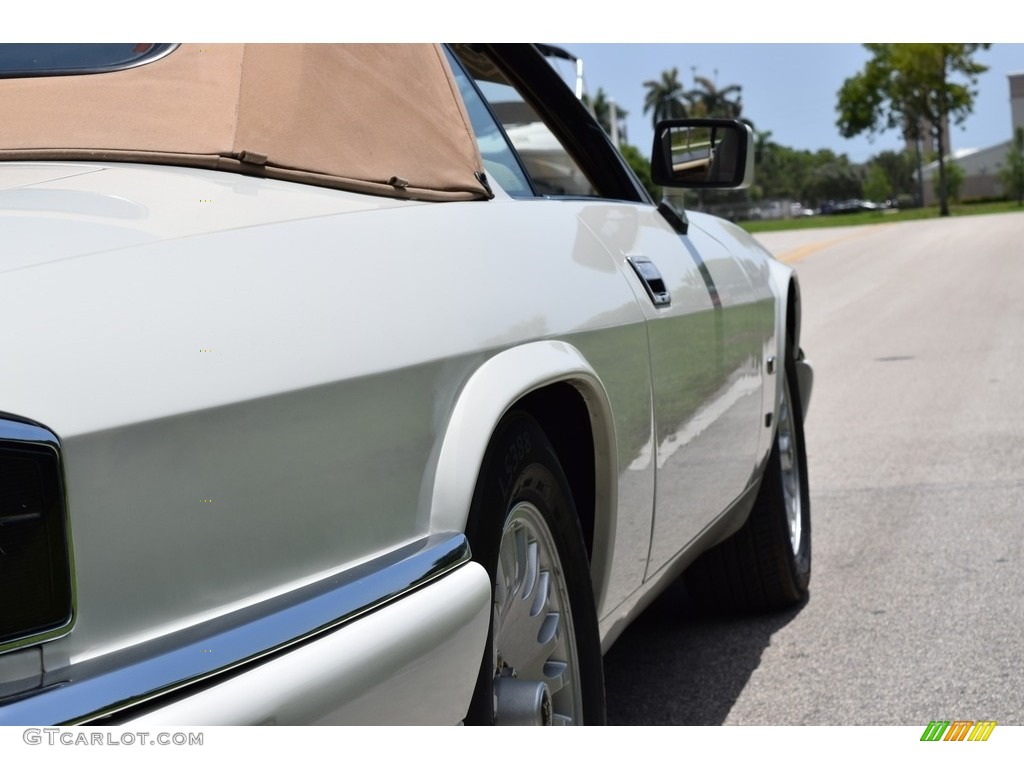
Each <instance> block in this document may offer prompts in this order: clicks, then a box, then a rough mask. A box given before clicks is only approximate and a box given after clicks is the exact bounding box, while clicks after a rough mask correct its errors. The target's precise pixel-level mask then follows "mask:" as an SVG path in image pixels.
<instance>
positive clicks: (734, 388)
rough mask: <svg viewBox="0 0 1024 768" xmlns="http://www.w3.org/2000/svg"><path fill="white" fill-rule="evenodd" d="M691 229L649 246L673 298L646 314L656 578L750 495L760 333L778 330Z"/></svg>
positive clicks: (741, 276) (728, 260)
mask: <svg viewBox="0 0 1024 768" xmlns="http://www.w3.org/2000/svg"><path fill="white" fill-rule="evenodd" d="M693 218H696V219H697V220H698V221H697V222H691V223H690V224H689V225H688V226H687V231H686V233H685V234H680V233H671V234H668V235H665V234H662V236H661V237H659V238H658V239H657V240H656V241H655V240H654V239H653V238H652V240H651V242H650V243H649V244H645V245H644V253H643V254H642V255H641V256H637V257H634V258H633V259H632V263H636V261H637V260H638V259H639V258H646V259H648V260H649V264H648V265H647V266H646V267H644V268H643V269H644V270H646V271H649V272H651V273H652V274H653V272H654V270H657V274H658V275H660V279H661V281H662V283H663V286H664V291H665V294H666V297H667V300H666V301H664V302H663V303H660V304H654V303H653V302H652V303H651V305H650V307H649V308H648V310H647V314H648V328H649V331H648V333H649V339H650V347H651V375H652V381H653V390H654V413H655V423H656V426H655V450H654V461H655V463H656V470H655V477H656V480H655V482H656V490H655V498H656V499H657V508H656V512H655V519H654V526H653V531H652V537H651V551H650V558H649V563H648V576H650V575H652V574H653V573H655V572H656V571H657V570H658V569H659V568H661V567H662V566H663V565H665V564H666V563H667V562H668V561H669V560H670V559H671V558H672V557H673V556H674V555H676V554H677V553H678V552H679V551H680V549H681V548H682V547H683V546H685V545H686V544H687V543H689V542H690V541H692V540H693V539H694V538H695V537H696V536H697V535H698V534H700V532H701V531H702V530H703V529H704V528H705V527H706V526H707V525H708V524H709V523H710V522H712V521H713V520H714V519H715V517H717V516H718V515H719V514H720V513H722V512H723V511H725V510H726V509H727V508H728V507H729V505H730V504H731V503H732V502H733V501H734V500H735V499H736V498H737V497H738V496H739V495H740V494H741V493H742V492H743V491H744V490H745V489H746V487H747V486H748V484H749V483H750V482H751V480H752V478H753V472H754V465H755V461H756V455H757V450H758V440H759V436H760V418H761V414H760V410H761V388H762V384H763V381H762V367H763V366H762V357H763V348H764V339H763V332H762V329H764V328H770V327H771V323H772V322H773V319H772V318H773V314H772V307H771V303H770V302H765V301H764V300H763V298H762V299H760V300H759V296H758V294H757V293H755V291H754V289H753V287H752V284H751V280H750V277H749V275H748V271H747V269H746V267H745V265H744V264H743V263H741V262H739V261H738V260H736V259H735V258H734V257H733V255H732V254H731V253H730V252H729V250H728V249H727V248H725V247H724V246H723V245H722V244H721V243H719V242H718V241H717V240H715V239H714V238H712V237H711V236H709V235H708V234H707V233H705V232H704V231H703V230H701V229H700V228H699V226H698V224H699V218H700V217H693Z"/></svg>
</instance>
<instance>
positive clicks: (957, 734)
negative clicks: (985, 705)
mask: <svg viewBox="0 0 1024 768" xmlns="http://www.w3.org/2000/svg"><path fill="white" fill-rule="evenodd" d="M995 727H996V721H995V720H977V721H975V720H953V721H952V722H950V721H949V720H932V721H931V722H930V723H928V727H927V728H925V729H924V733H923V734H922V735H921V741H988V737H989V736H991V735H992V731H993V730H995Z"/></svg>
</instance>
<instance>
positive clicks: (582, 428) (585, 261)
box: [0, 44, 812, 725]
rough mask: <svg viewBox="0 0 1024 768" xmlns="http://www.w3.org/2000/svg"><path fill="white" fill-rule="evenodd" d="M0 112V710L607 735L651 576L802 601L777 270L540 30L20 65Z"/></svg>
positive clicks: (743, 597)
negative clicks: (473, 39)
mask: <svg viewBox="0 0 1024 768" xmlns="http://www.w3.org/2000/svg"><path fill="white" fill-rule="evenodd" d="M0 105H2V111H3V119H2V120H0V237H2V243H3V247H2V249H0V311H2V316H3V322H2V324H0V361H2V366H0V723H2V724H83V723H86V724H88V723H91V724H96V723H114V724H120V723H133V724H134V723H154V724H155V723H166V724H179V725H184V724H199V723H210V724H217V723H221V724H232V723H253V724H269V723H282V724H289V723H383V722H391V723H459V722H465V723H495V724H529V723H536V724H581V723H601V722H603V720H604V689H603V674H602V653H603V652H604V651H606V650H607V649H608V648H609V647H610V646H611V644H612V643H613V642H614V641H615V639H616V637H617V636H618V635H619V634H620V633H621V632H622V630H623V629H624V628H625V627H626V626H627V625H628V624H629V622H630V621H631V620H632V619H634V618H635V617H636V616H637V615H638V614H639V613H640V612H641V611H642V610H643V609H644V607H645V606H646V605H647V604H648V603H649V602H650V601H651V600H652V599H653V598H654V597H655V596H656V595H657V594H658V593H659V592H660V591H662V590H663V589H664V588H665V587H666V586H667V585H668V584H670V583H671V582H672V581H674V580H676V579H678V578H680V577H683V578H685V579H686V580H687V584H688V587H689V589H690V590H691V591H692V593H693V594H694V595H695V596H697V598H698V599H700V600H702V601H703V602H704V603H705V604H707V605H709V606H711V607H712V608H720V609H725V610H740V611H750V610H767V609H773V608H779V607H784V606H790V605H794V604H796V603H799V602H800V601H802V600H803V599H805V597H806V594H807V588H808V580H809V576H810V517H809V515H810V505H809V499H808V490H807V488H808V486H807V468H806V459H805V452H804V445H803V426H802V423H803V416H804V413H805V412H806V409H807V404H808V400H809V396H810V389H811V381H812V376H811V369H810V367H809V366H808V365H807V363H806V362H805V361H804V357H803V353H802V351H801V348H800V293H799V289H798V286H797V281H796V278H795V275H794V274H793V272H792V270H791V269H789V268H788V267H786V266H785V265H783V264H780V263H778V262H776V261H774V260H773V259H772V258H771V257H770V256H769V254H767V253H766V252H765V251H764V250H763V249H762V248H761V247H760V246H759V245H758V244H757V243H756V242H755V241H754V240H753V239H751V238H750V237H749V236H747V235H746V234H745V233H743V232H742V231H741V230H739V229H738V228H736V227H735V226H733V225H731V224H729V223H727V222H724V221H721V220H718V219H715V218H712V217H709V216H706V215H702V214H699V213H689V214H687V213H686V212H685V211H683V210H681V209H679V208H677V207H673V206H672V205H671V204H669V203H667V202H661V203H660V204H659V203H656V202H654V201H652V200H651V199H650V197H649V195H648V194H647V192H646V191H645V190H644V188H643V187H642V186H641V185H640V184H639V182H638V181H637V180H636V178H635V177H634V175H633V173H632V172H631V171H630V170H629V168H628V166H627V165H626V164H625V163H624V161H623V160H622V158H621V157H620V155H619V154H618V152H617V151H616V150H615V148H613V146H612V145H611V143H610V142H609V140H608V139H607V138H606V136H605V135H604V133H603V132H602V131H601V129H600V127H599V126H598V125H597V123H596V122H595V121H594V120H593V118H592V117H591V116H590V115H589V114H588V113H587V112H586V110H585V109H584V107H583V106H582V105H581V104H580V102H579V101H578V100H577V99H576V98H575V97H574V95H573V94H572V92H571V91H570V90H569V89H568V88H566V87H565V85H564V84H563V83H562V81H561V80H560V79H559V78H558V76H557V75H556V74H555V73H554V71H553V70H552V69H551V67H550V66H549V65H548V64H547V63H546V62H545V60H544V58H543V56H542V55H541V54H540V53H539V52H538V50H537V49H536V48H534V47H533V46H527V45H516V46H500V45H498V46H489V45H453V46H429V45H423V46H420V45H399V46H376V45H353V46H344V45H338V46H335V45H209V46H204V45H163V44H159V45H158V44H139V45H130V44H128V45H42V46H39V45H22V44H19V45H4V46H0ZM751 160H752V152H751V140H750V135H749V131H748V130H747V128H746V127H745V126H743V125H742V124H740V123H735V122H730V121H722V120H681V121H679V120H677V121H672V122H669V123H663V124H661V125H659V126H658V128H657V129H656V136H655V142H654V149H653V157H652V163H653V172H654V176H655V180H656V182H657V183H659V184H661V185H664V186H668V187H671V186H688V187H697V188H701V187H712V188H713V187H717V188H737V187H742V186H743V185H744V184H746V183H749V180H750V178H751V174H752V163H751Z"/></svg>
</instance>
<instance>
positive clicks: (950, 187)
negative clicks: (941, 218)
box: [932, 163, 965, 203]
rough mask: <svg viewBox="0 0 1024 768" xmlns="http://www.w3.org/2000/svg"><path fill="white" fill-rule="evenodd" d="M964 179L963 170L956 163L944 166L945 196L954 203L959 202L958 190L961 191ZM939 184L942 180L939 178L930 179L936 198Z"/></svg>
mask: <svg viewBox="0 0 1024 768" xmlns="http://www.w3.org/2000/svg"><path fill="white" fill-rule="evenodd" d="M964 178H965V177H964V169H963V168H961V167H960V166H959V165H958V164H957V163H948V164H947V165H946V195H947V196H948V197H949V199H950V200H952V201H953V202H955V203H958V202H960V190H961V189H963V186H964ZM941 183H942V180H941V178H940V177H939V176H936V177H935V178H934V179H932V185H933V186H932V189H933V191H934V192H935V196H936V197H939V192H940V186H939V185H940V184H941Z"/></svg>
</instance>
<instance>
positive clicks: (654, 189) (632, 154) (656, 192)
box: [619, 144, 661, 202]
mask: <svg viewBox="0 0 1024 768" xmlns="http://www.w3.org/2000/svg"><path fill="white" fill-rule="evenodd" d="M619 152H621V153H622V157H623V159H624V160H625V161H626V163H628V164H629V167H630V168H632V169H633V173H635V174H636V177H637V178H638V179H640V183H641V184H643V185H644V188H645V189H646V190H647V191H648V192H649V193H650V195H651V199H652V200H654V201H655V202H658V201H659V200H661V187H659V186H657V185H656V184H655V183H654V182H653V181H651V163H650V161H649V160H648V159H647V157H646V156H645V155H644V153H643V152H641V151H640V150H639V149H637V148H636V147H634V146H633V145H632V144H620V145H619Z"/></svg>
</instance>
